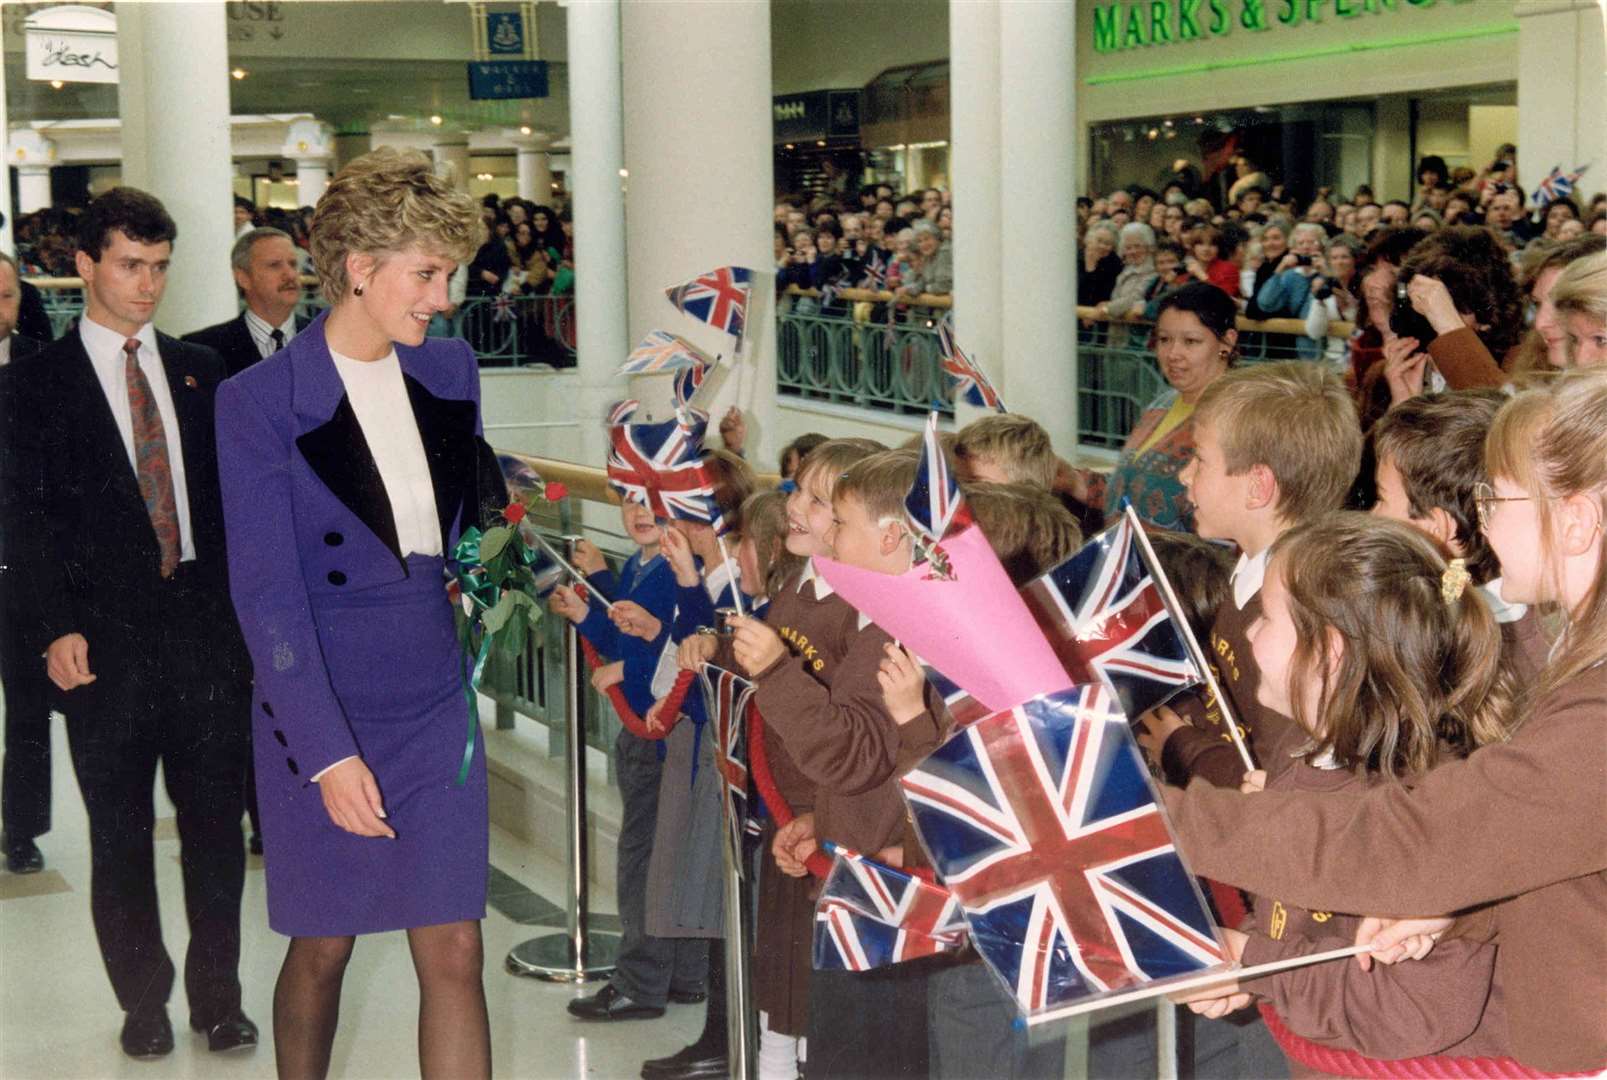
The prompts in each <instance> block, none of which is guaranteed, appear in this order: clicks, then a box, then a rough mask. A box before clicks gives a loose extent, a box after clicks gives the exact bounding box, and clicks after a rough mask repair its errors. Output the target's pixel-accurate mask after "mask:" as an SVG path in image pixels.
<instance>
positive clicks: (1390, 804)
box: [1166, 664, 1607, 1072]
mask: <svg viewBox="0 0 1607 1080" xmlns="http://www.w3.org/2000/svg"><path fill="white" fill-rule="evenodd" d="M1166 801H1167V807H1168V809H1169V810H1170V811H1171V814H1172V822H1173V824H1174V826H1175V827H1176V829H1177V832H1178V835H1179V837H1180V840H1181V842H1182V847H1183V853H1184V856H1185V858H1186V860H1187V862H1188V865H1189V867H1190V868H1191V869H1192V870H1193V871H1194V872H1195V873H1200V874H1205V875H1207V876H1210V877H1213V878H1217V879H1219V880H1222V881H1230V882H1233V883H1234V884H1236V885H1240V886H1242V887H1244V888H1247V889H1250V890H1252V891H1254V892H1259V893H1265V894H1268V895H1272V896H1277V897H1280V898H1282V899H1283V900H1284V902H1285V903H1289V904H1298V905H1299V906H1301V907H1305V908H1309V909H1313V910H1328V911H1334V910H1338V911H1350V912H1359V913H1367V914H1371V915H1384V916H1389V915H1395V916H1405V915H1423V914H1431V913H1450V912H1458V911H1462V910H1464V909H1467V908H1471V907H1473V906H1475V905H1481V904H1490V905H1492V906H1491V907H1490V908H1489V909H1488V913H1487V915H1486V916H1485V918H1486V921H1487V923H1488V925H1489V927H1490V937H1491V939H1492V940H1494V941H1495V943H1496V944H1497V945H1498V946H1499V947H1500V951H1499V953H1498V955H1497V957H1496V979H1497V981H1498V982H1499V983H1500V985H1501V987H1502V991H1503V994H1504V997H1505V1000H1506V1008H1507V1014H1508V1045H1509V1046H1510V1047H1511V1052H1512V1055H1513V1056H1514V1057H1516V1058H1517V1059H1518V1061H1520V1062H1522V1063H1523V1064H1524V1065H1527V1066H1529V1067H1530V1068H1534V1069H1540V1070H1543V1071H1547V1072H1578V1071H1585V1070H1594V1069H1600V1068H1602V1067H1603V1066H1607V1008H1603V1006H1602V1003H1603V1002H1604V1001H1607V664H1604V665H1597V666H1596V667H1595V668H1592V669H1591V670H1590V671H1588V672H1587V673H1585V674H1584V675H1582V676H1581V677H1579V678H1578V679H1576V680H1574V681H1573V682H1572V683H1570V684H1569V685H1567V686H1565V687H1563V688H1561V689H1560V690H1558V691H1556V692H1554V693H1552V694H1550V695H1549V696H1548V697H1546V698H1545V699H1543V700H1541V701H1539V702H1537V703H1536V704H1535V705H1534V706H1533V708H1532V709H1531V710H1530V712H1529V715H1528V718H1527V720H1526V721H1525V722H1524V723H1523V724H1522V725H1521V726H1520V727H1519V728H1518V730H1517V731H1516V733H1515V734H1514V735H1513V737H1512V739H1511V741H1509V742H1507V743H1502V744H1499V745H1494V746H1487V747H1484V748H1483V749H1480V750H1476V751H1474V753H1473V754H1472V755H1471V756H1470V757H1469V758H1467V759H1466V760H1465V761H1456V762H1452V763H1450V764H1448V765H1444V766H1442V767H1440V768H1438V769H1435V770H1434V771H1433V772H1432V773H1430V774H1429V775H1428V776H1426V777H1424V778H1423V779H1422V781H1421V782H1419V783H1418V785H1417V786H1416V787H1414V788H1411V789H1407V788H1405V787H1402V786H1399V785H1395V784H1383V785H1379V786H1377V787H1374V788H1371V789H1369V790H1366V791H1362V790H1359V789H1358V790H1353V791H1342V792H1329V793H1324V794H1322V795H1313V794H1311V793H1308V792H1294V791H1266V792H1262V793H1261V794H1258V795H1254V796H1250V797H1245V796H1242V795H1240V794H1238V793H1237V792H1233V791H1222V790H1219V789H1216V788H1212V787H1211V786H1210V785H1208V784H1201V783H1193V784H1190V785H1189V787H1188V789H1187V790H1186V791H1179V790H1177V789H1176V788H1169V789H1167V791H1166Z"/></svg>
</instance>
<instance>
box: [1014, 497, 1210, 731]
mask: <svg viewBox="0 0 1607 1080" xmlns="http://www.w3.org/2000/svg"><path fill="white" fill-rule="evenodd" d="M1021 598H1022V599H1023V600H1025V601H1026V603H1027V608H1028V610H1030V611H1031V612H1032V614H1033V616H1034V618H1036V619H1037V620H1038V625H1039V626H1040V627H1042V629H1043V632H1044V636H1045V637H1046V638H1048V641H1049V644H1050V645H1051V646H1052V647H1053V648H1054V650H1055V654H1056V655H1057V656H1059V657H1060V660H1061V663H1063V664H1064V665H1065V667H1066V672H1067V674H1069V675H1070V676H1071V678H1072V679H1073V680H1074V681H1076V682H1078V683H1088V682H1100V683H1103V684H1104V685H1105V687H1106V688H1107V689H1108V690H1110V691H1111V692H1112V693H1113V694H1115V695H1116V698H1117V700H1118V701H1119V702H1120V704H1121V707H1122V709H1123V711H1125V712H1126V713H1127V715H1128V716H1129V717H1130V718H1132V719H1134V720H1136V719H1137V718H1138V717H1139V715H1140V714H1142V713H1144V712H1147V711H1148V710H1150V709H1152V708H1154V707H1155V706H1157V705H1161V704H1164V703H1165V702H1166V701H1167V700H1168V699H1170V698H1171V697H1172V696H1173V695H1174V694H1176V693H1178V692H1179V691H1181V690H1186V689H1188V688H1189V687H1191V686H1197V685H1199V684H1200V683H1202V682H1203V681H1204V675H1203V673H1202V672H1201V671H1200V669H1199V666H1198V665H1197V664H1195V663H1194V661H1193V659H1192V658H1191V657H1190V655H1189V650H1188V648H1187V646H1186V645H1185V644H1184V641H1183V634H1184V633H1186V632H1187V630H1186V628H1184V627H1180V626H1179V625H1178V623H1177V621H1176V620H1175V619H1174V618H1173V617H1172V614H1171V612H1170V611H1169V610H1168V609H1167V606H1166V601H1165V600H1164V599H1163V598H1162V595H1161V590H1160V588H1159V586H1157V585H1156V583H1155V575H1154V573H1153V571H1152V570H1151V569H1150V567H1149V566H1148V564H1147V563H1146V562H1145V559H1144V555H1143V549H1142V546H1141V545H1140V544H1139V543H1138V537H1137V535H1136V534H1135V532H1134V525H1133V522H1132V519H1131V517H1130V516H1128V515H1123V516H1122V518H1121V520H1120V521H1118V522H1117V523H1116V524H1115V525H1112V526H1111V527H1110V528H1108V529H1106V530H1105V531H1103V532H1101V533H1099V534H1098V535H1097V536H1095V537H1093V538H1092V539H1091V540H1089V541H1088V542H1087V543H1086V544H1084V545H1083V546H1082V547H1081V548H1080V549H1079V550H1078V551H1077V553H1076V554H1074V555H1072V556H1071V558H1069V559H1067V560H1066V561H1065V562H1063V563H1061V564H1060V565H1059V566H1057V567H1055V568H1054V569H1053V570H1051V571H1049V572H1048V573H1047V574H1044V575H1043V576H1042V577H1039V578H1036V579H1035V580H1033V581H1032V582H1030V583H1029V584H1028V585H1026V586H1025V587H1024V588H1023V589H1022V590H1021Z"/></svg>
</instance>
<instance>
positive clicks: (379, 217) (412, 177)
mask: <svg viewBox="0 0 1607 1080" xmlns="http://www.w3.org/2000/svg"><path fill="white" fill-rule="evenodd" d="M484 234H485V225H484V223H483V222H482V221H481V219H480V208H479V207H478V206H477V205H476V204H475V202H474V200H473V199H471V198H470V197H469V196H468V195H467V194H465V193H464V192H461V191H458V190H456V189H455V188H453V187H452V184H451V182H450V181H449V180H448V179H446V178H445V177H441V176H437V175H436V174H435V168H434V165H433V163H432V162H431V161H430V159H429V158H428V157H426V156H425V155H424V154H421V153H419V152H417V151H402V150H397V149H395V148H393V147H389V146H382V147H380V148H379V149H378V150H375V151H373V152H372V153H369V154H364V155H363V156H362V157H360V158H357V159H356V160H355V161H352V162H351V163H350V164H348V165H347V166H346V167H345V168H344V169H342V170H340V172H338V173H336V174H335V178H334V179H333V180H331V181H330V182H329V187H328V188H327V189H325V191H324V194H323V196H322V197H321V198H320V199H319V200H318V207H317V209H316V211H315V212H314V214H313V219H312V232H311V235H310V237H309V239H308V247H309V248H310V250H311V253H312V262H313V268H314V269H315V270H317V272H318V277H319V279H320V280H321V281H322V282H323V292H324V298H325V299H327V300H328V301H329V302H330V303H331V304H338V303H340V302H341V301H342V300H344V299H345V298H346V296H347V294H348V293H349V292H350V291H351V281H350V280H349V278H348V276H347V273H346V256H348V255H352V254H364V255H373V256H376V257H378V258H381V259H383V258H384V257H385V256H387V255H391V254H394V253H395V252H398V251H401V250H403V249H405V248H408V247H413V246H417V247H419V248H422V249H423V250H425V251H428V252H429V253H430V254H432V255H439V256H441V257H442V258H446V259H451V260H452V261H453V262H457V263H464V262H468V261H469V260H470V259H472V258H473V257H474V253H475V252H476V251H477V250H479V247H480V243H481V239H482V237H483V236H484Z"/></svg>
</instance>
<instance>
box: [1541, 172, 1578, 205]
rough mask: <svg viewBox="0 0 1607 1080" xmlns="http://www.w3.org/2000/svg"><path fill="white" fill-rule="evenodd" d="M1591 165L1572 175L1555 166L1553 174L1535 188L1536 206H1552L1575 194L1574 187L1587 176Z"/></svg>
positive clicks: (1548, 174)
mask: <svg viewBox="0 0 1607 1080" xmlns="http://www.w3.org/2000/svg"><path fill="white" fill-rule="evenodd" d="M1588 168H1590V166H1589V165H1581V166H1580V167H1579V168H1577V169H1575V170H1574V171H1573V172H1571V173H1564V172H1563V171H1562V166H1561V165H1553V166H1552V167H1551V172H1549V173H1547V174H1546V178H1545V179H1544V180H1542V181H1540V183H1539V184H1538V185H1537V186H1536V187H1535V189H1534V198H1533V200H1532V201H1533V202H1534V204H1535V206H1537V207H1540V206H1550V205H1551V204H1552V203H1554V202H1556V201H1557V200H1558V199H1566V198H1568V197H1569V196H1570V195H1572V194H1573V193H1574V185H1575V184H1577V183H1578V182H1579V178H1580V177H1581V176H1583V175H1585V170H1586V169H1588Z"/></svg>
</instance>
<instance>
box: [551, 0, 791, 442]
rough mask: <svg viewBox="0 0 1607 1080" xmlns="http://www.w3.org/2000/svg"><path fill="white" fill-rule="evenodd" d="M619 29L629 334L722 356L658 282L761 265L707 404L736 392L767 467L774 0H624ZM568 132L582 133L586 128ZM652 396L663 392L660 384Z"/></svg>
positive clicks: (771, 399) (716, 407) (721, 339)
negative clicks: (670, 0)
mask: <svg viewBox="0 0 1607 1080" xmlns="http://www.w3.org/2000/svg"><path fill="white" fill-rule="evenodd" d="M621 27H622V40H623V45H624V53H623V55H624V82H625V161H626V165H627V166H628V168H629V170H630V177H629V183H628V184H627V186H626V195H625V205H626V210H627V215H626V216H627V220H628V221H629V223H630V224H629V229H628V231H627V234H626V241H627V249H628V251H629V254H630V260H629V274H630V297H631V304H630V329H631V338H632V340H633V341H634V340H636V339H638V338H640V337H641V336H642V335H643V334H645V333H647V331H649V330H651V329H653V328H655V327H664V328H665V329H668V330H672V331H674V332H675V333H678V334H682V335H684V336H685V337H687V338H688V339H689V340H692V341H694V342H697V343H699V344H700V345H702V347H703V348H704V349H705V350H706V351H707V352H708V353H709V354H710V355H714V354H715V353H720V354H723V355H724V356H725V357H726V358H727V360H728V361H729V359H730V357H731V351H732V346H733V339H732V338H731V337H729V336H728V335H726V334H723V333H720V332H718V331H716V330H714V329H712V328H710V327H707V326H704V325H703V324H700V323H695V322H693V321H692V320H691V319H689V318H687V317H685V316H683V315H681V314H679V313H678V312H676V311H675V309H674V308H673V307H671V306H670V304H669V302H668V301H667V300H666V299H665V298H664V287H665V286H666V285H671V284H674V283H676V282H678V281H682V280H685V279H686V278H688V277H691V276H692V275H694V274H697V273H700V272H703V271H706V270H712V269H714V268H715V267H718V266H730V265H736V266H746V267H750V268H752V269H754V270H755V271H762V273H761V274H760V277H759V280H758V281H757V282H756V283H755V287H754V289H753V301H752V303H751V304H750V305H749V308H748V336H747V344H746V345H745V347H744V356H743V359H742V363H741V365H740V366H738V367H736V368H734V369H733V368H731V367H730V366H729V365H726V370H725V371H723V372H721V373H719V374H720V376H722V377H723V381H722V383H721V384H720V386H719V389H718V391H717V392H716V393H715V394H714V395H713V400H712V401H710V402H709V406H710V412H711V413H712V414H713V415H714V416H715V417H716V419H717V418H718V416H719V414H720V413H722V412H723V411H724V410H725V408H726V406H727V405H729V404H733V403H734V404H737V405H739V406H740V407H741V408H742V409H743V410H744V411H745V412H746V413H747V414H748V428H749V432H750V436H749V438H750V446H749V452H748V457H749V459H750V460H752V461H754V462H756V463H758V464H760V465H767V464H768V463H769V462H771V461H773V460H774V458H775V453H774V451H775V434H776V421H775V409H776V386H775V380H776V374H775V322H774V304H773V297H774V293H775V289H774V282H773V280H772V278H771V276H770V270H771V266H772V251H773V247H772V239H771V237H772V233H771V220H772V213H771V211H772V205H773V203H772V183H773V182H772V178H771V166H772V152H773V151H772V146H771V123H772V121H771V109H770V98H771V76H770V4H769V2H768V0H757V2H749V3H742V4H731V3H724V2H720V0H683V2H681V3H676V4H665V3H659V2H655V0H626V3H624V4H623V5H622V7H621ZM570 49H571V50H574V49H575V45H574V42H573V41H571V42H570ZM575 55H582V54H580V53H575ZM577 66H578V65H577ZM575 130H576V133H577V143H578V139H579V138H580V137H582V136H583V135H584V134H585V132H584V131H583V130H582V129H580V128H576V129H575ZM577 149H578V145H577ZM575 231H576V234H577V235H578V234H579V233H580V227H579V224H578V223H577V225H576V230H575ZM665 381H667V380H662V379H660V380H658V382H661V383H662V382H665ZM651 400H653V401H655V402H659V401H662V402H665V403H667V402H668V400H669V392H668V388H667V387H666V388H665V390H664V393H663V396H662V398H661V397H659V395H657V394H656V393H655V394H654V396H653V398H652V399H651Z"/></svg>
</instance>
